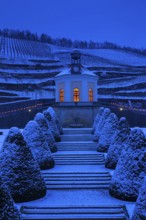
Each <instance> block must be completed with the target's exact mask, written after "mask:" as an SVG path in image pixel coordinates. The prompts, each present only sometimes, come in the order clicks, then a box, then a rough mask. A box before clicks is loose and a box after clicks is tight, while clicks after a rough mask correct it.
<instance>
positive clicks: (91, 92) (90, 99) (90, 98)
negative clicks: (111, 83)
mask: <svg viewBox="0 0 146 220" xmlns="http://www.w3.org/2000/svg"><path fill="white" fill-rule="evenodd" d="M88 95H89V102H93V90H92V89H89V94H88Z"/></svg>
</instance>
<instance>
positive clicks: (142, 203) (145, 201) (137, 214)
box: [132, 177, 146, 220]
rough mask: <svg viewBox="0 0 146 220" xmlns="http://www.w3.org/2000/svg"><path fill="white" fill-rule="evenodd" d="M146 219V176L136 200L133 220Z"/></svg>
mask: <svg viewBox="0 0 146 220" xmlns="http://www.w3.org/2000/svg"><path fill="white" fill-rule="evenodd" d="M138 219H139V220H140V219H146V177H145V178H144V181H143V184H142V187H141V188H140V191H139V195H138V198H137V201H136V205H135V209H134V213H133V217H132V220H138Z"/></svg>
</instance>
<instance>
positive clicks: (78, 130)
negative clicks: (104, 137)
mask: <svg viewBox="0 0 146 220" xmlns="http://www.w3.org/2000/svg"><path fill="white" fill-rule="evenodd" d="M91 131H92V129H91V128H63V132H64V134H91Z"/></svg>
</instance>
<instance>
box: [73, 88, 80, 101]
mask: <svg viewBox="0 0 146 220" xmlns="http://www.w3.org/2000/svg"><path fill="white" fill-rule="evenodd" d="M79 101H80V91H79V89H78V88H75V89H74V102H79Z"/></svg>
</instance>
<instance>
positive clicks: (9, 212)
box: [0, 177, 21, 220]
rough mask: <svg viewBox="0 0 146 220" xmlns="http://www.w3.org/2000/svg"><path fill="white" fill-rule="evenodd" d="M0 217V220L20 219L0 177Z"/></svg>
mask: <svg viewBox="0 0 146 220" xmlns="http://www.w3.org/2000/svg"><path fill="white" fill-rule="evenodd" d="M0 219H1V220H12V219H14V220H21V217H20V213H19V212H18V210H17V208H16V207H15V205H14V201H13V199H12V197H11V195H10V192H9V190H8V188H7V187H6V186H5V184H4V182H3V181H2V179H1V177H0Z"/></svg>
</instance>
